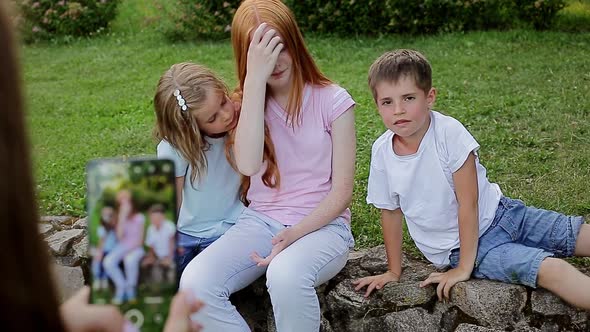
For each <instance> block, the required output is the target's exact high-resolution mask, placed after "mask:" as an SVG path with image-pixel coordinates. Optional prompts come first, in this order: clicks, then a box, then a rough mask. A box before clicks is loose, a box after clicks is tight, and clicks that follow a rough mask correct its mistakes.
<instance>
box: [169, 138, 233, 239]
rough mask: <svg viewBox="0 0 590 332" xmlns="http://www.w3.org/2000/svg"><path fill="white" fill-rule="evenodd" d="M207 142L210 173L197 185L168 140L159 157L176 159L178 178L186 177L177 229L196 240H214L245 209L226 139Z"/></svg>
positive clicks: (188, 168)
mask: <svg viewBox="0 0 590 332" xmlns="http://www.w3.org/2000/svg"><path fill="white" fill-rule="evenodd" d="M205 139H206V140H207V142H209V144H210V146H209V149H208V150H207V151H205V157H206V158H207V173H206V174H205V176H203V177H202V178H201V179H196V180H195V182H194V183H191V179H190V178H191V176H190V175H191V173H192V168H191V167H190V165H189V163H188V161H186V160H185V159H184V158H183V157H182V155H181V154H180V153H179V152H178V151H177V150H176V149H175V148H174V147H173V146H172V145H170V143H168V142H167V141H165V140H163V141H161V142H160V143H159V144H158V158H160V159H164V158H165V159H171V160H173V161H174V165H175V173H176V176H177V177H181V176H184V188H183V190H182V204H181V206H180V213H179V216H178V223H177V227H178V230H179V231H180V232H183V233H185V234H188V235H191V236H194V237H199V238H212V237H219V236H221V235H222V234H223V233H225V231H226V230H227V229H229V227H230V226H232V225H233V224H235V222H236V220H237V219H238V217H239V216H240V214H241V213H242V211H243V210H244V209H245V207H244V204H242V202H241V201H240V199H239V189H240V175H239V174H238V173H237V172H236V171H235V170H234V169H233V168H232V167H231V165H230V164H229V162H228V161H227V158H226V156H225V136H224V137H222V138H210V137H205Z"/></svg>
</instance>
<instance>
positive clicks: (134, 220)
mask: <svg viewBox="0 0 590 332" xmlns="http://www.w3.org/2000/svg"><path fill="white" fill-rule="evenodd" d="M144 223H145V217H144V216H143V214H141V213H136V214H135V215H133V216H132V217H131V218H129V219H127V220H125V224H124V225H123V238H122V239H121V241H120V242H121V244H122V245H124V246H125V247H126V248H129V249H133V248H137V247H141V246H142V245H143V228H144V226H143V225H144Z"/></svg>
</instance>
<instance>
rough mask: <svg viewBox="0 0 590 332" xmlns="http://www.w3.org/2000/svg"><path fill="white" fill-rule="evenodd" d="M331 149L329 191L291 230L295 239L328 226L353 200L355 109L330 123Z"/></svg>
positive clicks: (352, 107)
mask: <svg viewBox="0 0 590 332" xmlns="http://www.w3.org/2000/svg"><path fill="white" fill-rule="evenodd" d="M332 146H333V149H332V165H333V166H332V189H331V190H330V192H329V193H328V195H327V196H326V197H325V198H324V199H323V200H322V201H321V202H320V204H318V206H317V207H316V208H315V209H314V210H313V211H312V212H311V213H310V214H309V215H308V216H307V217H305V218H304V219H303V220H302V221H301V222H300V223H299V224H297V225H295V226H293V227H292V228H293V229H295V230H296V231H297V234H298V237H297V238H300V237H302V236H304V235H306V234H308V233H311V232H313V231H315V230H318V229H320V228H322V227H323V226H325V225H327V224H329V223H330V222H331V221H332V220H334V219H336V217H338V216H340V215H341V214H342V212H343V211H344V210H345V209H346V208H347V207H348V206H349V205H350V202H351V201H352V188H353V184H354V164H355V159H356V135H355V129H354V106H351V107H350V108H349V109H348V110H346V112H345V113H343V114H342V115H341V116H340V117H338V118H337V119H336V120H335V121H334V122H333V123H332Z"/></svg>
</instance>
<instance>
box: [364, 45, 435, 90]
mask: <svg viewBox="0 0 590 332" xmlns="http://www.w3.org/2000/svg"><path fill="white" fill-rule="evenodd" d="M404 77H411V78H413V79H414V82H415V83H416V86H417V87H418V88H420V89H421V90H422V91H424V93H426V94H428V92H429V91H430V89H431V88H432V68H431V67H430V63H429V62H428V60H426V58H425V57H424V55H422V54H421V53H420V52H418V51H414V50H405V49H399V50H394V51H390V52H386V53H385V54H383V55H381V56H380V57H379V58H377V60H375V62H373V64H372V65H371V68H369V88H371V93H373V99H375V100H377V91H376V87H377V84H379V82H383V81H386V82H393V83H397V82H398V81H399V79H400V78H404Z"/></svg>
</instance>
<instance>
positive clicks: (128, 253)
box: [103, 189, 145, 304]
mask: <svg viewBox="0 0 590 332" xmlns="http://www.w3.org/2000/svg"><path fill="white" fill-rule="evenodd" d="M116 200H117V209H118V211H117V213H118V218H117V219H118V220H117V228H116V234H117V241H118V243H117V245H116V246H115V248H114V249H113V250H112V251H111V252H110V253H109V254H108V255H106V257H105V258H104V263H103V264H104V268H105V270H106V272H107V275H108V276H109V278H110V279H111V280H112V281H113V283H114V284H115V296H114V297H113V299H112V300H111V303H113V304H122V303H124V302H131V303H134V302H135V301H136V300H137V299H136V297H137V280H138V277H139V263H140V261H141V258H142V257H143V255H144V250H143V238H144V224H145V217H144V215H143V214H142V213H140V212H139V211H137V209H136V207H135V206H134V204H133V199H132V195H131V192H130V191H129V190H125V189H124V190H121V191H119V192H118V193H117V196H116ZM121 262H123V267H124V269H125V273H124V274H123V271H121V268H120V263H121Z"/></svg>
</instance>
